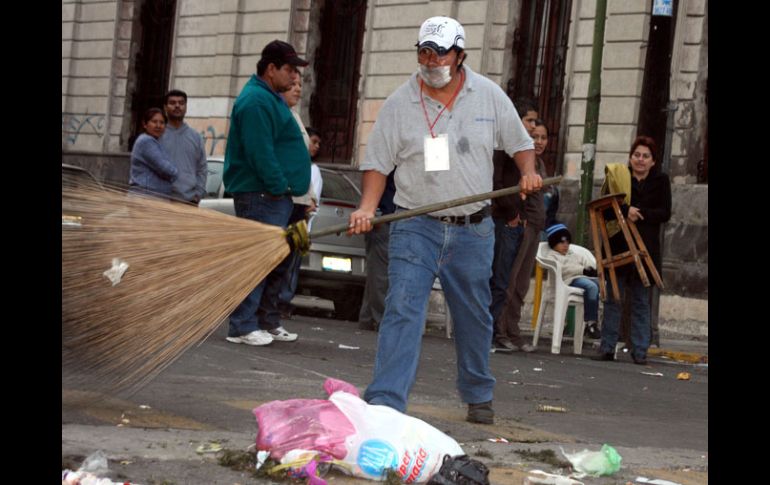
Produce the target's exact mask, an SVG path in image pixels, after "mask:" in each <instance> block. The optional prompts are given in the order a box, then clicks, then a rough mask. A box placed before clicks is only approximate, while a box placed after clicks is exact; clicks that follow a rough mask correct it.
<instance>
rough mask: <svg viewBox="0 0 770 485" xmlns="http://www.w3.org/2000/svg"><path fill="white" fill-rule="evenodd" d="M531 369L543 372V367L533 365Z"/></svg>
mask: <svg viewBox="0 0 770 485" xmlns="http://www.w3.org/2000/svg"><path fill="white" fill-rule="evenodd" d="M532 370H533V371H535V372H543V368H542V367H535V368H534V369H532Z"/></svg>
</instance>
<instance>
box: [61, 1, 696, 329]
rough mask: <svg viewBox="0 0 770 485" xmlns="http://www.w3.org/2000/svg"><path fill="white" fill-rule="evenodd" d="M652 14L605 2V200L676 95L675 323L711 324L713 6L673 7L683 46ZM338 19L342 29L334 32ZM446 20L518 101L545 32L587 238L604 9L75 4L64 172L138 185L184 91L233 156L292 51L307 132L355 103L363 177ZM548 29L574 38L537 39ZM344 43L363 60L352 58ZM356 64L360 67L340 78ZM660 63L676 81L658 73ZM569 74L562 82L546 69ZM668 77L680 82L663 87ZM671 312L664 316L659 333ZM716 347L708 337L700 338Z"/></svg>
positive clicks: (563, 160)
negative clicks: (436, 25)
mask: <svg viewBox="0 0 770 485" xmlns="http://www.w3.org/2000/svg"><path fill="white" fill-rule="evenodd" d="M652 3H653V2H652V0H609V1H608V2H607V4H608V6H607V16H606V26H605V35H604V42H605V43H604V53H603V59H602V76H601V77H602V97H601V106H600V114H599V130H598V137H597V153H596V165H595V170H594V183H595V193H597V192H598V187H599V185H600V183H601V181H602V179H603V177H604V166H605V165H606V164H607V163H611V162H623V161H625V160H627V158H628V148H629V146H630V143H631V141H632V140H633V138H634V136H636V134H637V133H638V131H639V130H640V126H641V125H642V124H643V123H642V121H640V120H641V119H642V118H643V117H644V116H645V112H651V111H652V112H657V111H658V108H657V107H655V106H652V104H650V103H653V104H654V101H650V100H651V99H653V98H654V94H655V91H656V89H658V88H655V86H664V87H665V89H666V90H667V91H668V96H667V97H666V99H664V100H663V102H664V106H663V108H665V109H666V110H667V111H665V110H664V111H665V112H664V115H663V116H664V117H663V118H662V123H663V125H664V126H665V129H662V128H661V130H660V136H661V137H663V138H664V139H663V140H659V143H660V145H661V146H664V147H665V152H664V153H661V154H660V155H661V156H663V155H665V156H664V157H662V158H664V162H663V163H664V165H663V166H664V168H665V170H666V171H667V172H668V173H669V174H670V176H671V179H672V184H673V197H674V214H673V217H672V220H671V222H669V223H668V224H667V225H666V229H665V245H664V282H665V283H666V286H667V289H666V290H665V291H664V293H663V295H664V297H665V298H679V299H686V300H687V302H685V303H682V302H681V301H679V300H676V302H677V303H676V305H675V307H676V310H675V312H676V313H677V315H678V316H677V315H674V314H672V315H671V318H684V319H685V320H688V321H690V320H691V321H693V322H707V321H708V320H707V316H706V313H705V312H706V308H707V299H708V285H707V282H708V209H707V202H708V184H707V181H708V178H707V173H708V170H707V168H708V149H707V146H708V142H707V136H708V132H707V87H708V82H707V81H708V57H707V47H708V31H707V18H708V2H707V0H673V1H672V2H671V3H672V6H673V11H674V16H673V17H672V18H671V19H670V29H671V30H670V32H671V35H670V38H666V39H667V40H665V39H664V40H663V41H661V40H655V39H657V38H656V37H655V36H656V35H658V34H659V31H658V30H657V29H658V28H659V27H660V25H662V24H660V19H656V17H655V16H653V15H652ZM538 5H540V7H538ZM543 5H544V6H545V7H544V9H543ZM538 8H541V9H543V10H538ZM332 9H337V10H338V12H337V15H338V17H337V20H333V19H332V20H329V14H328V12H329V11H331V10H332ZM559 9H561V10H559ZM559 11H561V12H562V13H561V14H559V13H558V12H559ZM143 12H144V15H143ZM433 15H449V16H452V17H455V18H457V19H458V20H459V21H460V22H461V23H462V24H463V25H464V27H465V31H466V37H467V40H466V49H467V52H468V54H469V56H468V60H467V63H468V64H469V65H470V67H471V68H472V69H473V70H475V71H476V72H479V73H482V74H484V75H486V76H488V77H489V78H490V79H492V80H493V81H495V82H497V83H499V84H500V85H501V86H502V87H503V88H504V89H507V90H508V91H509V93H510V92H511V86H513V85H514V84H515V83H514V81H515V78H516V77H517V75H518V73H520V72H521V70H520V68H521V66H522V65H523V63H524V62H525V60H524V59H523V57H522V55H521V54H520V53H521V52H523V51H522V50H521V48H522V43H523V42H524V41H526V40H527V39H526V38H525V39H522V37H523V36H522V32H540V33H539V36H538V37H537V38H534V39H529V40H530V44H532V45H533V46H534V48H533V49H532V50H531V52H532V53H534V54H533V55H534V58H533V59H534V60H533V61H531V66H532V71H531V72H533V73H534V74H535V77H534V78H533V79H534V80H533V81H532V82H530V84H529V88H530V91H529V92H527V93H525V94H531V95H534V96H535V97H536V98H537V99H539V101H540V103H541V106H544V104H543V103H546V93H544V92H542V91H543V90H544V89H545V87H544V86H546V84H544V83H545V81H547V79H546V77H548V76H550V78H549V79H551V78H553V79H556V78H558V79H556V82H554V83H552V84H550V85H548V86H550V89H551V90H552V91H553V90H555V91H558V92H556V96H557V97H555V98H549V99H556V100H558V102H557V106H555V107H554V106H551V108H549V111H548V113H549V116H551V117H554V118H558V119H559V123H558V126H554V127H553V128H552V131H554V133H552V134H551V136H552V138H551V145H552V147H551V148H552V149H553V150H554V155H553V157H554V158H553V160H554V165H553V166H554V169H555V172H556V173H561V174H563V175H564V176H565V181H564V182H563V184H562V186H563V192H564V196H563V197H562V200H563V201H562V206H561V208H560V215H561V218H562V219H563V220H565V221H566V222H567V223H568V224H572V226H571V227H574V221H575V210H576V205H577V204H576V202H577V194H578V185H579V180H580V173H581V152H582V143H583V127H584V125H585V110H586V97H587V91H588V80H589V71H590V64H591V55H592V44H593V30H594V29H593V27H594V20H595V15H596V0H572V1H567V0H565V1H559V0H540V1H539V2H534V1H532V0H510V1H507V0H443V1H440V0H359V1H352V0H338V1H334V2H332V1H331V0H325V1H324V0H62V133H61V137H62V158H63V161H67V162H70V163H78V164H81V165H84V166H86V167H87V168H89V169H91V170H92V171H95V172H96V173H97V175H98V176H100V177H102V178H107V179H112V180H114V181H118V182H120V181H123V182H125V180H126V179H127V173H128V161H127V160H128V156H127V154H128V152H129V147H130V144H131V141H132V137H133V136H135V135H136V126H137V125H136V119H137V117H138V116H141V113H140V112H139V111H140V108H142V110H143V108H144V105H143V104H142V103H144V104H145V105H146V103H148V99H155V100H156V99H158V96H159V95H162V93H163V92H165V91H166V90H167V89H169V88H172V87H173V88H178V89H182V90H185V91H186V92H187V93H188V95H189V100H188V115H187V121H188V123H189V124H190V125H191V126H193V127H194V128H195V129H196V130H197V131H199V132H200V133H201V135H202V136H204V138H205V142H206V150H207V152H208V153H209V154H211V155H221V154H223V153H224V147H225V144H226V142H227V140H226V136H227V129H228V116H229V113H230V109H231V107H232V104H233V101H234V99H235V97H236V96H237V95H238V93H239V92H240V90H241V88H242V86H243V85H244V83H245V82H246V80H247V79H248V77H249V76H250V75H251V74H252V73H254V72H255V70H256V67H255V66H256V63H257V61H258V60H259V57H260V56H259V54H260V52H261V49H262V47H263V46H264V45H265V44H266V43H268V42H269V41H271V40H273V39H282V40H287V41H289V42H290V43H292V44H293V45H294V46H295V47H296V48H297V50H298V52H299V53H300V55H303V56H306V57H307V58H308V60H310V61H311V65H310V66H309V67H308V68H306V69H305V71H304V73H303V81H304V87H303V96H302V101H301V103H300V112H301V114H302V117H303V119H305V120H306V121H307V122H308V124H311V123H319V120H321V121H322V122H323V123H327V122H329V120H331V119H335V120H336V118H333V117H332V115H331V114H329V113H331V110H332V108H329V107H324V98H325V97H326V96H327V95H328V93H329V92H331V91H329V90H330V89H334V91H333V92H334V93H335V96H336V95H337V94H340V100H341V101H340V102H342V101H345V102H347V108H346V109H347V111H346V113H347V114H346V115H345V116H346V117H347V118H346V119H344V120H342V121H340V123H342V125H344V126H345V127H346V128H345V129H344V130H340V133H341V134H338V135H339V137H338V138H335V143H336V142H337V141H339V145H340V147H341V149H340V150H338V151H336V152H335V153H334V154H333V155H332V159H331V162H333V163H334V164H336V165H339V166H345V167H356V166H357V165H358V163H359V161H360V159H361V157H362V156H363V153H364V150H365V147H366V142H367V137H368V135H369V133H370V132H371V129H372V126H373V124H374V121H375V119H376V116H377V112H378V111H379V109H380V107H381V106H382V103H383V101H384V100H385V98H386V97H387V96H388V95H389V94H390V93H391V92H393V90H394V89H395V88H396V87H397V86H399V85H400V84H401V83H402V82H403V81H404V80H405V79H406V78H407V76H408V75H409V74H411V73H412V72H413V71H414V69H415V68H416V59H415V55H414V44H415V42H416V33H417V29H418V28H419V25H420V23H421V22H422V20H424V19H425V18H427V17H430V16H433ZM538 15H539V16H540V17H538ZM559 15H560V16H559ZM340 19H342V20H340ZM345 19H349V22H346V21H345ZM546 20H548V21H551V22H557V21H558V22H562V24H561V25H562V27H561V28H560V30H558V32H557V31H556V30H548V31H546V30H542V32H541V31H537V30H527V29H528V28H530V27H531V26H533V25H534V26H537V25H541V26H542V25H545V22H546ZM334 22H337V23H334ZM538 22H539V23H538ZM527 25H529V27H527ZM665 25H667V26H668V25H669V24H665ZM356 26H358V27H356ZM666 28H668V27H666ZM346 29H348V30H355V29H359V30H360V33H361V35H359V36H356V32H352V31H351V32H350V35H349V36H348V37H344V35H343V34H344V32H343V33H340V31H344V30H346ZM552 32H557V33H556V34H553V35H554V36H556V35H560V36H561V37H559V38H558V40H559V41H560V42H561V44H559V45H560V48H561V51H558V52H561V54H559V53H558V52H557V54H556V56H555V57H553V58H548V57H546V56H543V55H542V53H543V52H544V51H543V50H542V49H541V50H538V49H537V46H538V42H539V43H540V44H545V43H546V42H549V40H548V35H551V33H552ZM345 35H347V34H345ZM524 37H526V36H524ZM554 38H555V37H554ZM329 39H336V41H335V42H336V43H337V45H330V44H333V42H331V41H330V40H329ZM347 39H352V40H350V43H351V44H352V47H351V48H347V47H346V46H345V45H344V44H345V42H348V40H347ZM550 42H553V39H551V41H550ZM656 42H657V44H655V45H656V46H657V47H656V49H658V50H659V51H660V52H662V54H656V55H657V57H656V58H652V56H650V54H649V52H648V51H649V50H650V49H651V48H652V45H653V44H654V43H656ZM666 42H668V45H667V46H665V47H663V48H662V47H660V46H661V45H663V44H664V43H666ZM524 43H525V44H526V42H524ZM557 47H559V46H557ZM344 49H347V50H344ZM660 49H662V51H661V50H660ZM330 52H331V53H332V54H329V53H330ZM350 52H352V54H350ZM323 53H325V54H323ZM358 53H360V55H358ZM321 54H323V55H321ZM343 54H344V55H346V56H348V57H345V58H344V59H345V60H344V61H342V62H338V63H337V65H335V63H334V60H335V59H341V58H338V57H337V56H339V55H343ZM540 56H542V57H540ZM330 58H332V59H330ZM554 59H555V60H554ZM661 59H663V62H664V63H665V66H666V69H667V70H668V71H665V70H664V71H658V70H657V68H655V69H653V67H652V66H653V64H652V63H653V62H661ZM557 61H558V62H559V63H560V64H559V66H561V68H560V69H561V70H559V69H556V70H555V71H551V70H549V66H550V65H551V64H556V62H557ZM340 70H346V71H350V72H347V74H345V75H346V76H347V77H346V78H345V79H346V81H345V82H347V83H348V84H349V86H347V87H345V89H340V88H339V87H338V86H336V85H335V84H334V83H339V80H338V79H337V78H334V75H335V73H336V72H337V71H340ZM658 72H669V73H670V74H668V75H665V76H663V78H662V84H661V79H660V76H658ZM330 73H331V74H330ZM656 76H657V77H656ZM656 80H657V82H658V84H655V82H656ZM650 86H652V87H650ZM346 89H347V91H346ZM658 90H659V89H658ZM650 93H652V94H650ZM520 94H521V93H520ZM335 99H336V98H335ZM657 102H658V103H660V100H658V101H657ZM156 104H157V103H156ZM551 104H553V102H552V103H551ZM651 106H652V107H651ZM653 108H654V109H653ZM653 115H654V113H653ZM335 116H336V115H335ZM546 121H548V120H546ZM335 122H336V121H335ZM345 123H347V125H346V124H345ZM652 125H653V126H658V127H660V126H661V123H653V124H652ZM342 131H345V133H342ZM335 136H336V135H335ZM340 140H341V141H340ZM343 145H344V146H343ZM124 177H125V178H124ZM671 301H674V300H671ZM693 301H695V303H692V302H693ZM683 309H684V310H683ZM663 312H664V310H663V305H661V319H664V318H665V316H664V315H663ZM682 312H684V313H685V314H686V315H685V316H682V315H683V313H682ZM694 325H695V326H696V327H697V326H698V325H699V324H698V323H695V324H694ZM704 332H705V333H706V334H707V329H705V327H702V326H701V327H699V328H698V329H697V331H694V333H701V334H702V333H704Z"/></svg>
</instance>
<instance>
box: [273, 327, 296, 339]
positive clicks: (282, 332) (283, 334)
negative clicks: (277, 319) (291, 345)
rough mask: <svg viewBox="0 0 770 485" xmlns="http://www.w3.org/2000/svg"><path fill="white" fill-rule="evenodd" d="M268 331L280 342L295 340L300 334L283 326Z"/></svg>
mask: <svg viewBox="0 0 770 485" xmlns="http://www.w3.org/2000/svg"><path fill="white" fill-rule="evenodd" d="M267 333H268V334H270V336H271V337H272V338H273V340H277V341H279V342H294V341H295V340H297V337H298V336H299V335H297V334H296V333H291V332H289V331H288V330H286V329H285V328H283V327H278V328H274V329H272V330H267Z"/></svg>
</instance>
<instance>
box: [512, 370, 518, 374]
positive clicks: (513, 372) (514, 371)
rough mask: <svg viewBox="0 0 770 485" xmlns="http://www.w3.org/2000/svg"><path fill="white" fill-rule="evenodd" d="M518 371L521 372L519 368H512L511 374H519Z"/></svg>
mask: <svg viewBox="0 0 770 485" xmlns="http://www.w3.org/2000/svg"><path fill="white" fill-rule="evenodd" d="M518 373H519V369H516V370H512V371H511V374H518Z"/></svg>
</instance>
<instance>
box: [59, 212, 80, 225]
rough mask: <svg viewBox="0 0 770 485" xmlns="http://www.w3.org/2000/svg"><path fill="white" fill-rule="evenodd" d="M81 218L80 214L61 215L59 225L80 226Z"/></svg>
mask: <svg viewBox="0 0 770 485" xmlns="http://www.w3.org/2000/svg"><path fill="white" fill-rule="evenodd" d="M82 222H83V218H82V217H80V216H65V215H64V214H62V215H61V225H62V226H67V227H81V226H82Z"/></svg>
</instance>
